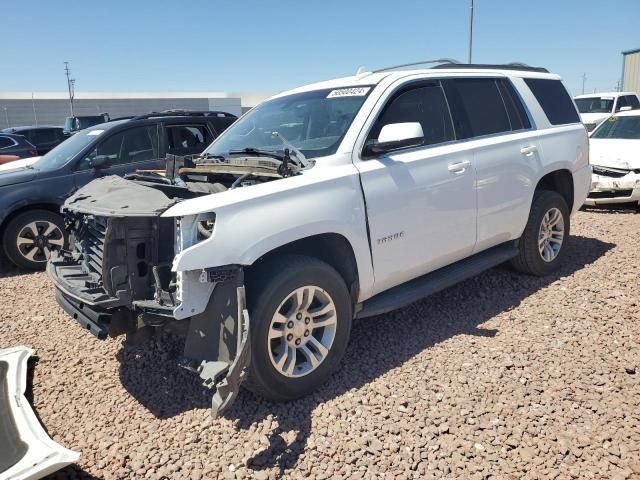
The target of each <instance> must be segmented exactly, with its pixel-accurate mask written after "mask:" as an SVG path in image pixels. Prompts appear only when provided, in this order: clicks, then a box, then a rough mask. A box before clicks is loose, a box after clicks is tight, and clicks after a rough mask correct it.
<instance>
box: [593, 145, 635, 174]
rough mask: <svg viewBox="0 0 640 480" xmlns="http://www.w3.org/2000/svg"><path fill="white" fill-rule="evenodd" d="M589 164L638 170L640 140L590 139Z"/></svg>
mask: <svg viewBox="0 0 640 480" xmlns="http://www.w3.org/2000/svg"><path fill="white" fill-rule="evenodd" d="M589 163H591V165H600V166H601V167H611V168H623V169H625V170H636V169H640V140H623V139H616V138H611V139H609V138H602V139H600V138H591V139H590V140H589Z"/></svg>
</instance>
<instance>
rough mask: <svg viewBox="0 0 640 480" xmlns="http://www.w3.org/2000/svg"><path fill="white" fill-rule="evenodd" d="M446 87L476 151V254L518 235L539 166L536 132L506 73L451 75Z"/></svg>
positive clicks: (460, 130)
mask: <svg viewBox="0 0 640 480" xmlns="http://www.w3.org/2000/svg"><path fill="white" fill-rule="evenodd" d="M444 83H445V90H446V92H447V98H448V99H449V105H450V106H451V110H452V115H453V118H454V122H455V126H456V133H457V135H458V137H459V138H460V139H464V140H465V141H466V142H465V143H466V144H467V145H468V148H469V149H471V150H472V152H473V164H474V167H475V175H476V184H475V185H476V195H477V207H478V214H477V241H476V245H475V248H474V253H475V252H479V251H482V250H485V249H487V248H489V247H492V246H495V245H498V244H500V243H503V242H505V241H507V240H511V239H513V238H516V237H517V236H519V234H520V233H521V232H520V231H519V229H520V225H521V223H522V219H525V220H526V218H527V217H528V214H529V201H528V195H527V194H526V193H525V192H527V191H528V190H529V189H530V188H531V182H532V178H533V175H534V173H535V172H536V169H537V168H539V167H538V164H539V152H538V137H537V132H536V131H535V130H534V129H533V128H532V125H531V121H530V119H529V116H528V114H527V111H526V110H525V108H524V106H523V103H522V101H521V99H520V98H519V95H518V94H517V92H516V90H515V89H514V87H513V85H512V84H511V82H510V80H508V79H507V78H489V77H486V78H452V79H448V80H446V81H445V82H444Z"/></svg>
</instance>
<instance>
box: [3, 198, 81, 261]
mask: <svg viewBox="0 0 640 480" xmlns="http://www.w3.org/2000/svg"><path fill="white" fill-rule="evenodd" d="M68 243H69V236H68V233H67V231H66V230H65V228H64V222H63V220H62V217H61V216H60V215H58V214H55V213H53V212H50V211H48V210H28V211H26V212H24V213H21V214H19V215H18V216H17V217H15V218H13V219H12V220H11V221H10V222H9V223H8V224H7V228H6V229H5V231H4V236H3V244H4V251H5V254H6V255H7V258H8V259H9V260H10V261H11V262H12V263H14V264H15V265H17V266H18V267H22V268H26V269H29V270H44V268H45V267H46V265H47V260H48V258H49V254H50V252H51V251H52V250H56V249H59V248H64V247H66V246H67V245H68ZM32 245H33V246H32Z"/></svg>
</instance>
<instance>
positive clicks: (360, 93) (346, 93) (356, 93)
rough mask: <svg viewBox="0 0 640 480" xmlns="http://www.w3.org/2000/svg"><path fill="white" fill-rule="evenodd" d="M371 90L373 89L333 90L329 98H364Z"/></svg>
mask: <svg viewBox="0 0 640 480" xmlns="http://www.w3.org/2000/svg"><path fill="white" fill-rule="evenodd" d="M369 90H371V87H357V88H339V89H338V90H331V91H330V92H329V95H327V98H337V97H364V96H365V95H366V94H367V93H368V92H369Z"/></svg>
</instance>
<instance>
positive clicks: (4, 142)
mask: <svg viewBox="0 0 640 480" xmlns="http://www.w3.org/2000/svg"><path fill="white" fill-rule="evenodd" d="M15 144H16V142H14V141H13V139H12V138H9V137H0V148H7V147H13V146H14V145H15Z"/></svg>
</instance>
